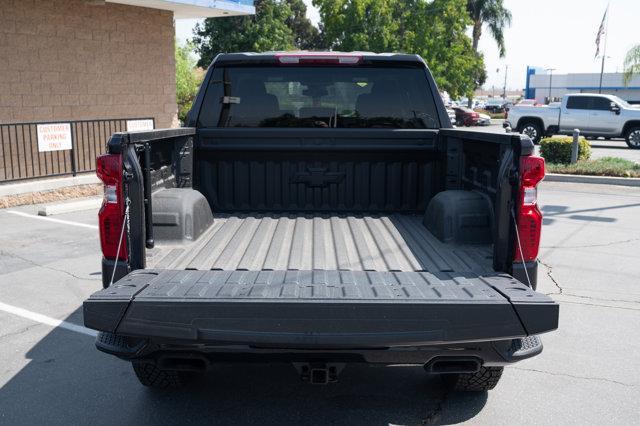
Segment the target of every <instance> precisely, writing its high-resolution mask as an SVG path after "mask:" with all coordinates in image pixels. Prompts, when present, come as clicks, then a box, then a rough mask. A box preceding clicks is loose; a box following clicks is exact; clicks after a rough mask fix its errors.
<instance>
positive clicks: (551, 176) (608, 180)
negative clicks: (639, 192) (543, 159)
mask: <svg viewBox="0 0 640 426" xmlns="http://www.w3.org/2000/svg"><path fill="white" fill-rule="evenodd" d="M544 179H545V180H546V181H547V182H573V183H591V184H597V185H619V186H634V187H640V179H639V178H623V177H611V176H588V175H566V174H559V173H548V174H547V175H546V176H545V178H544Z"/></svg>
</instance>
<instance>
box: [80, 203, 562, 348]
mask: <svg viewBox="0 0 640 426" xmlns="http://www.w3.org/2000/svg"><path fill="white" fill-rule="evenodd" d="M149 254H150V255H149V257H148V260H147V261H148V265H147V268H148V269H145V270H140V271H134V272H132V273H130V274H129V275H128V276H126V277H125V278H123V279H122V280H120V281H119V282H117V283H115V284H114V285H112V286H111V287H109V288H107V289H105V290H104V291H102V292H98V293H96V294H94V295H93V296H91V298H90V299H89V300H88V301H86V302H85V305H84V309H85V322H87V323H88V326H90V327H91V328H95V329H97V330H102V331H106V332H110V333H118V334H123V335H129V336H147V337H151V338H153V339H156V340H157V341H182V342H184V341H197V342H207V343H209V344H213V345H225V344H234V345H276V346H279V347H288V348H299V347H315V346H321V347H392V346H406V345H425V344H434V343H454V342H465V341H477V340H500V339H512V338H522V337H525V336H528V335H532V334H537V333H541V332H545V331H548V330H551V329H553V328H555V327H556V326H557V315H556V313H557V312H556V310H557V305H555V304H554V303H553V302H552V301H551V299H549V298H548V297H546V296H544V295H541V294H539V293H535V292H534V291H532V290H531V289H530V288H528V287H527V286H525V285H524V284H522V283H520V282H519V281H517V280H515V279H514V278H512V277H511V276H509V275H506V274H500V273H496V272H495V271H493V268H492V265H491V258H492V253H491V246H490V245H478V246H472V245H454V244H445V243H442V242H441V241H439V240H438V239H436V238H435V237H434V236H433V235H432V234H431V233H430V232H429V231H428V230H427V228H426V227H425V226H424V225H423V224H422V215H414V214H391V215H363V216H358V215H344V214H342V215H340V214H336V215H330V214H322V215H310V214H307V215H295V214H285V215H276V214H272V215H265V214H244V215H238V214H234V215H221V214H219V215H216V216H215V217H214V223H213V225H212V226H211V227H210V228H209V229H208V230H207V231H206V232H205V233H204V234H203V235H202V236H201V237H200V238H198V240H196V241H194V242H192V243H189V244H164V245H158V246H157V247H156V248H154V249H153V250H150V251H149ZM354 345H355V346H354Z"/></svg>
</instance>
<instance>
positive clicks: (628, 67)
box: [624, 44, 640, 86]
mask: <svg viewBox="0 0 640 426" xmlns="http://www.w3.org/2000/svg"><path fill="white" fill-rule="evenodd" d="M635 74H640V44H637V45H635V46H634V47H632V48H631V49H630V50H629V51H628V52H627V55H626V56H625V58H624V85H625V86H628V85H629V82H630V81H631V79H632V78H633V76H634V75H635Z"/></svg>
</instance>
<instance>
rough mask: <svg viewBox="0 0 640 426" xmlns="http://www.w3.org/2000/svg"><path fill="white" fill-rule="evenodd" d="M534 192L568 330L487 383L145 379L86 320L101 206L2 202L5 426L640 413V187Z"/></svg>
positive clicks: (525, 420) (270, 373)
mask: <svg viewBox="0 0 640 426" xmlns="http://www.w3.org/2000/svg"><path fill="white" fill-rule="evenodd" d="M540 200H541V205H542V208H543V211H544V213H545V228H544V230H543V241H542V249H541V260H542V262H543V265H541V267H540V271H539V291H542V292H545V293H548V294H551V295H552V297H554V298H555V299H556V300H558V301H559V302H560V304H561V311H560V329H559V330H558V331H557V332H554V333H551V334H548V335H545V336H543V342H544V345H545V349H544V351H543V353H542V354H541V355H540V356H539V357H536V358H534V359H530V360H526V361H523V362H521V363H519V364H516V365H515V366H513V367H509V368H507V369H506V371H505V374H504V376H503V378H502V381H501V383H500V384H499V385H498V387H497V388H496V389H495V390H494V391H492V392H489V393H481V394H478V395H470V394H462V393H448V392H447V391H446V390H445V389H444V387H443V386H442V383H441V381H440V379H439V378H437V377H429V376H427V375H426V374H425V373H424V372H423V371H422V370H421V369H420V368H417V367H415V368H414V367H410V368H400V367H394V368H373V367H366V366H358V365H354V366H349V367H347V368H346V369H345V371H344V372H343V373H342V375H341V377H340V382H339V383H337V384H334V385H329V386H311V385H308V384H304V383H301V382H300V381H299V378H298V376H297V375H296V373H295V371H294V369H293V367H291V366H289V365H278V364H274V365H240V364H238V365H235V364H233V365H220V366H218V367H216V368H215V369H214V371H212V372H210V373H209V374H207V375H206V376H204V377H202V378H201V379H198V380H196V381H195V383H193V384H192V385H191V386H189V387H187V388H184V389H182V390H179V391H173V392H159V391H153V390H149V389H146V388H144V387H142V386H141V385H140V384H139V383H138V382H137V380H136V379H135V377H134V375H133V373H132V371H131V367H130V366H129V365H128V364H127V363H126V362H123V361H119V360H117V359H114V358H113V357H110V356H107V355H105V354H102V353H99V352H98V351H96V350H95V348H94V346H93V336H92V333H91V331H90V330H87V329H84V328H83V327H81V325H82V317H81V315H82V314H81V304H82V301H83V300H84V299H85V298H86V297H88V296H89V295H90V294H91V293H92V292H94V291H96V290H98V289H99V288H101V282H100V251H99V247H98V234H97V229H96V228H97V226H96V223H97V220H96V212H95V211H85V212H78V213H69V214H62V215H56V216H53V219H54V220H53V221H52V220H47V219H42V218H38V217H34V216H33V215H35V213H36V212H37V210H38V207H37V206H25V207H20V208H13V209H9V210H0V423H1V424H42V423H45V422H46V423H48V424H74V423H83V424H117V423H124V424H133V423H135V424H157V423H180V424H192V423H195V424H198V423H214V424H230V423H234V424H265V423H266V424H275V423H277V424H329V423H332V424H367V425H372V424H432V423H436V424H451V423H460V422H469V423H474V424H491V425H495V424H537V425H540V424H585V423H589V424H634V423H635V424H637V422H638V414H639V408H638V400H640V356H638V354H640V327H639V324H640V286H639V283H638V276H640V266H639V265H640V250H638V247H639V244H640V221H638V217H639V214H638V213H640V188H623V187H614V186H604V185H578V184H568V183H551V182H548V183H543V184H542V186H541V189H540ZM60 321H63V322H60Z"/></svg>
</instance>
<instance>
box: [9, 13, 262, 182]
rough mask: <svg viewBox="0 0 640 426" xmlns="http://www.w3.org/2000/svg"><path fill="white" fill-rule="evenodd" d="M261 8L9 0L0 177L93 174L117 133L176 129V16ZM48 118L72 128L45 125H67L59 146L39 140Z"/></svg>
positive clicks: (50, 120) (202, 16)
mask: <svg viewBox="0 0 640 426" xmlns="http://www.w3.org/2000/svg"><path fill="white" fill-rule="evenodd" d="M253 13H255V9H254V6H253V1H252V0H1V1H0V146H1V148H2V149H1V150H0V182H2V181H7V180H17V179H23V178H29V177H37V176H41V175H52V174H66V173H70V172H71V169H72V168H74V167H75V168H74V169H73V173H75V172H77V171H84V170H86V169H87V168H88V169H89V170H90V169H91V168H93V163H94V159H95V155H96V153H98V152H99V150H100V149H102V147H103V146H104V143H105V140H104V139H105V138H107V137H108V136H106V135H108V134H110V133H111V132H113V131H114V130H115V131H121V130H126V129H127V128H133V129H140V128H149V127H151V126H153V127H155V128H161V127H171V126H176V125H177V124H178V122H177V105H176V80H175V54H174V49H175V24H174V19H180V18H205V17H221V16H233V15H248V14H253ZM43 122H44V123H46V122H49V123H52V122H64V123H68V124H69V126H67V125H66V124H64V123H62V124H64V126H60V125H58V126H56V127H50V128H48V129H47V132H49V134H50V135H51V134H52V133H51V132H54V131H55V132H58V133H59V132H60V131H62V130H61V129H66V128H68V129H69V132H68V134H66V135H65V134H57V133H56V134H53V136H51V137H52V138H58V139H60V140H62V141H63V143H61V144H60V145H55V146H53V145H52V146H49V147H48V148H49V150H50V151H61V152H55V153H53V154H51V153H48V152H47V150H46V147H45V149H44V150H43V146H42V144H41V145H40V146H39V145H38V144H36V143H35V139H36V136H37V135H38V132H40V130H41V129H40V128H37V127H35V123H43ZM78 122H82V123H78ZM55 132H54V133H55ZM41 133H42V132H41ZM94 134H96V135H97V136H93V135H94ZM40 139H42V138H40ZM71 139H73V141H71ZM39 142H42V141H41V140H40V141H39ZM72 144H73V147H72V148H73V150H72V149H71V148H69V147H70V146H71V145H72ZM51 148H53V149H51ZM68 151H71V152H68ZM50 157H54V158H50Z"/></svg>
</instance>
